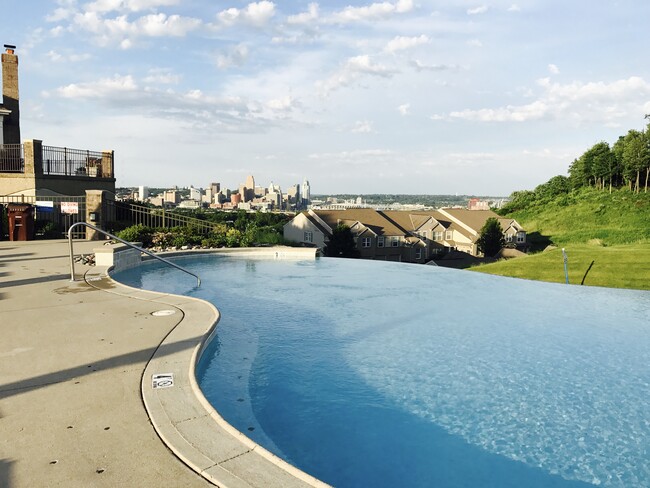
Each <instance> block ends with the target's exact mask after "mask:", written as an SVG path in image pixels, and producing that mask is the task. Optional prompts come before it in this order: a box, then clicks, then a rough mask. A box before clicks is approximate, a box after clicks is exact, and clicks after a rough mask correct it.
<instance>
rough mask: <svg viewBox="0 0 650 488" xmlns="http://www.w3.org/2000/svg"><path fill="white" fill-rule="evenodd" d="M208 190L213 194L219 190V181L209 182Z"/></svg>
mask: <svg viewBox="0 0 650 488" xmlns="http://www.w3.org/2000/svg"><path fill="white" fill-rule="evenodd" d="M210 190H211V191H212V194H213V195H216V194H217V193H219V192H220V191H221V183H210Z"/></svg>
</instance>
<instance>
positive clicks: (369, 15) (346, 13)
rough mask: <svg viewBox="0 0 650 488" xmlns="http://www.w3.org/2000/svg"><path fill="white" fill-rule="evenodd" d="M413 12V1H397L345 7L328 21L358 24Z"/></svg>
mask: <svg viewBox="0 0 650 488" xmlns="http://www.w3.org/2000/svg"><path fill="white" fill-rule="evenodd" d="M411 10H413V0H398V1H397V2H394V3H391V2H381V3H373V4H370V5H368V6H365V7H352V6H347V7H345V8H344V9H343V10H341V11H339V12H334V13H333V14H332V16H331V17H330V21H332V22H335V23H341V24H344V23H348V22H359V21H364V20H373V19H381V18H386V17H389V16H390V15H393V14H401V13H406V12H410V11H411Z"/></svg>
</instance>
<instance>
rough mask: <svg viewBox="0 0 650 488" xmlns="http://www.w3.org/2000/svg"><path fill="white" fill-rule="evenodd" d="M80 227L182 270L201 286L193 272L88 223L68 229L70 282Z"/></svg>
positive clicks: (80, 223)
mask: <svg viewBox="0 0 650 488" xmlns="http://www.w3.org/2000/svg"><path fill="white" fill-rule="evenodd" d="M78 225H84V226H86V227H90V228H91V229H93V230H94V231H97V232H100V233H102V234H104V235H106V236H108V237H109V238H111V239H115V240H116V241H119V242H121V243H122V244H126V245H127V246H129V247H132V248H133V249H136V250H138V251H140V252H143V253H145V254H147V255H149V256H151V257H152V258H156V259H157V260H158V261H162V262H163V263H166V264H168V265H170V266H172V267H174V268H176V269H180V270H181V271H183V272H185V273H187V274H189V275H192V276H194V277H195V278H196V281H197V283H196V286H201V278H199V276H198V275H195V274H194V273H192V272H191V271H188V270H186V269H185V268H183V267H181V266H179V265H178V264H174V263H172V262H171V261H169V260H167V259H165V258H161V257H160V256H157V255H156V254H154V253H152V252H151V251H147V250H146V249H143V248H141V247H139V246H136V245H135V244H133V243H131V242H128V241H125V240H124V239H120V238H119V237H117V236H114V235H113V234H111V233H110V232H106V231H105V230H103V229H100V228H99V227H96V226H94V225H92V224H89V223H88V222H76V223H74V224H72V225H71V226H70V228H69V229H68V242H69V243H70V281H75V279H74V251H73V249H72V229H74V228H75V227H77V226H78Z"/></svg>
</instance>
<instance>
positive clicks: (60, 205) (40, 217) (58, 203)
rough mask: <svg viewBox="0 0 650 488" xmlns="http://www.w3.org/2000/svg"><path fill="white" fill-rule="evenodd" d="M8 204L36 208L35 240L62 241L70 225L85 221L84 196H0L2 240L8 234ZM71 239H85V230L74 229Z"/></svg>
mask: <svg viewBox="0 0 650 488" xmlns="http://www.w3.org/2000/svg"><path fill="white" fill-rule="evenodd" d="M9 203H25V204H30V205H34V206H35V207H36V212H35V221H34V229H35V234H36V235H35V237H36V238H37V239H39V238H40V239H64V238H65V237H66V236H67V234H66V232H67V230H68V229H69V228H70V226H71V225H72V224H75V223H77V222H83V221H84V220H85V219H86V197H85V196H77V197H71V196H47V197H38V196H37V197H35V196H28V195H10V196H0V206H1V207H3V208H2V214H3V215H2V218H3V220H5V222H4V223H3V225H2V229H3V233H4V234H5V235H4V236H1V237H2V239H6V238H7V236H8V232H9V229H8V228H7V225H6V223H7V222H6V206H7V204H9ZM72 237H73V238H74V239H85V238H86V228H85V227H78V228H76V229H75V231H74V232H73V234H72Z"/></svg>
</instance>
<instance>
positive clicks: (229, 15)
mask: <svg viewBox="0 0 650 488" xmlns="http://www.w3.org/2000/svg"><path fill="white" fill-rule="evenodd" d="M274 15H275V4H274V3H273V2H269V1H267V0H262V1H261V2H253V3H249V4H248V5H247V6H246V8H244V9H238V8H234V7H233V8H229V9H227V10H223V11H221V12H219V13H218V14H217V18H218V19H219V21H220V22H221V23H222V24H224V25H226V26H232V25H235V24H238V23H245V24H250V25H254V26H258V27H259V26H263V25H264V24H266V23H267V22H268V21H269V20H270V19H271V17H273V16H274Z"/></svg>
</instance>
